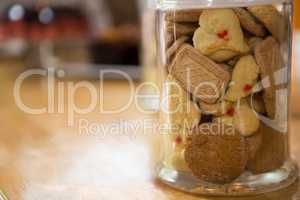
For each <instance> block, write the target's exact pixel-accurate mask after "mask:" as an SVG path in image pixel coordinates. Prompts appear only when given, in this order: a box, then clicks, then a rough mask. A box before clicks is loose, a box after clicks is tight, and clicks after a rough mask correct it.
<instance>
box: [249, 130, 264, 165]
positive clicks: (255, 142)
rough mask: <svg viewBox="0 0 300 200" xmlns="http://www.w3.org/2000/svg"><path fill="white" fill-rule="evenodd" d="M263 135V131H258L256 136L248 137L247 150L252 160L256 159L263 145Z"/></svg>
mask: <svg viewBox="0 0 300 200" xmlns="http://www.w3.org/2000/svg"><path fill="white" fill-rule="evenodd" d="M262 134H263V133H262V132H261V131H258V132H257V133H256V134H254V135H252V136H250V137H246V144H247V150H248V155H249V158H250V159H253V158H255V155H256V153H257V151H258V150H259V148H260V146H261V144H262Z"/></svg>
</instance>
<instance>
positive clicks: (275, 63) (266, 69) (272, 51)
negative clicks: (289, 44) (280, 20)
mask: <svg viewBox="0 0 300 200" xmlns="http://www.w3.org/2000/svg"><path fill="white" fill-rule="evenodd" d="M255 58H256V61H257V63H258V65H259V67H260V72H261V78H262V82H268V83H269V87H266V88H264V95H263V99H264V102H265V107H266V111H267V114H268V116H269V117H270V118H271V119H275V117H276V116H275V115H276V112H277V113H278V111H276V109H279V108H276V101H277V99H276V84H275V78H274V77H275V73H276V72H277V71H278V70H280V69H281V68H282V67H284V65H283V60H282V56H281V53H280V46H279V44H278V42H277V41H276V40H275V39H274V38H273V37H268V38H267V39H265V40H264V41H262V42H261V43H259V44H258V45H257V46H256V48H255Z"/></svg>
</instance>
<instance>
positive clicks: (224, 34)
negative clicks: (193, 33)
mask: <svg viewBox="0 0 300 200" xmlns="http://www.w3.org/2000/svg"><path fill="white" fill-rule="evenodd" d="M218 36H219V38H222V39H224V40H228V39H229V38H228V31H227V30H225V31H222V32H220V33H218Z"/></svg>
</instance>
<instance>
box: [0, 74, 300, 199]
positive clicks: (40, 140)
mask: <svg viewBox="0 0 300 200" xmlns="http://www.w3.org/2000/svg"><path fill="white" fill-rule="evenodd" d="M1 77H2V79H5V82H2V81H1V82H2V83H5V84H2V85H0V89H1V98H0V106H1V115H0V126H1V128H0V132H1V134H0V187H1V189H2V191H3V192H4V193H5V194H6V195H7V196H8V197H9V199H12V200H60V199H62V200H119V199H122V200H125V199H128V200H134V199H136V200H139V199H140V200H175V199H176V200H196V199H198V200H200V199H201V200H208V199H210V200H213V199H218V200H220V199H225V200H229V199H233V198H208V197H195V196H192V195H189V194H185V193H182V192H178V191H176V190H173V189H171V188H169V187H167V186H165V185H163V184H161V183H159V182H158V181H157V180H156V179H155V166H156V164H157V162H158V160H159V158H160V154H159V141H160V140H159V137H158V135H157V134H155V132H153V133H151V131H146V132H143V129H142V127H139V126H138V124H139V123H141V122H142V121H143V120H145V119H148V120H154V121H155V118H156V115H155V114H152V115H150V114H149V115H144V114H142V113H140V112H139V111H138V110H137V109H136V108H135V107H134V106H130V107H129V108H128V109H127V110H126V111H124V112H121V113H117V114H110V115H107V114H101V113H99V112H98V111H93V112H92V113H90V114H87V115H77V116H76V118H75V119H76V123H75V126H74V127H68V126H67V114H57V113H56V114H41V115H29V114H25V113H23V112H21V111H20V110H19V109H18V108H17V107H16V105H15V104H14V102H13V99H12V85H13V84H12V82H11V81H9V80H7V78H6V77H5V76H3V73H2V75H1ZM0 80H1V79H0ZM65 84H66V82H65ZM93 85H94V86H95V87H96V88H97V89H99V83H98V82H93ZM65 88H66V87H65ZM104 89H105V94H104V103H103V104H102V105H103V106H104V108H105V109H115V108H118V107H119V106H121V105H124V102H126V100H127V99H128V98H129V96H128V90H129V88H128V86H127V84H126V83H123V82H105V83H104ZM87 94H88V93H86V92H85V91H84V90H79V91H78V93H77V94H76V95H75V97H76V98H75V99H76V104H77V105H78V106H85V105H87V104H88V102H89V97H88V95H87ZM22 98H23V100H24V102H26V104H28V105H31V106H35V107H41V106H44V105H46V104H45V102H46V101H47V96H46V83H45V81H44V80H31V81H26V82H25V84H24V86H23V87H22ZM55 101H56V100H55ZM65 102H67V100H66V99H65ZM99 104H100V103H99ZM99 104H98V105H99ZM80 119H84V120H88V121H89V122H90V123H92V122H93V123H95V124H105V125H106V127H112V126H114V125H115V124H118V123H126V120H127V122H128V123H131V124H137V126H136V129H135V128H132V129H129V130H125V129H121V130H117V131H116V132H111V133H108V131H104V132H105V134H106V135H101V134H86V133H85V132H80V131H79V127H78V122H79V120H80ZM120 120H123V121H120ZM299 122H300V119H293V120H292V123H291V125H292V137H291V146H292V154H293V156H294V158H295V160H297V162H298V163H299V164H300V142H299V139H300V135H299V134H298V130H299V129H300V123H299ZM100 133H103V132H101V130H100ZM239 199H251V200H269V199H276V200H277V199H278V200H297V199H300V190H299V185H298V183H295V184H294V185H292V186H291V187H289V188H287V189H285V190H282V191H279V192H275V193H270V194H266V195H264V196H257V197H250V198H239Z"/></svg>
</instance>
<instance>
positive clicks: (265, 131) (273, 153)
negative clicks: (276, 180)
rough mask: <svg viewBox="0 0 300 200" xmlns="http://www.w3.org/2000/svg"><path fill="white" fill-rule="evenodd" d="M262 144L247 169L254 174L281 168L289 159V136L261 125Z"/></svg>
mask: <svg viewBox="0 0 300 200" xmlns="http://www.w3.org/2000/svg"><path fill="white" fill-rule="evenodd" d="M260 132H261V134H262V143H261V145H260V148H259V149H258V151H257V152H256V154H255V156H254V157H252V158H251V159H250V160H249V162H248V164H247V168H248V169H249V170H250V171H251V172H252V173H254V174H260V173H266V172H270V171H273V170H276V169H278V168H280V167H281V166H282V165H283V164H284V161H285V159H286V158H287V151H288V150H287V144H286V141H287V136H286V135H285V134H284V133H280V132H278V131H276V130H274V129H272V128H270V127H268V126H267V125H265V124H263V123H262V125H261V128H260Z"/></svg>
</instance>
